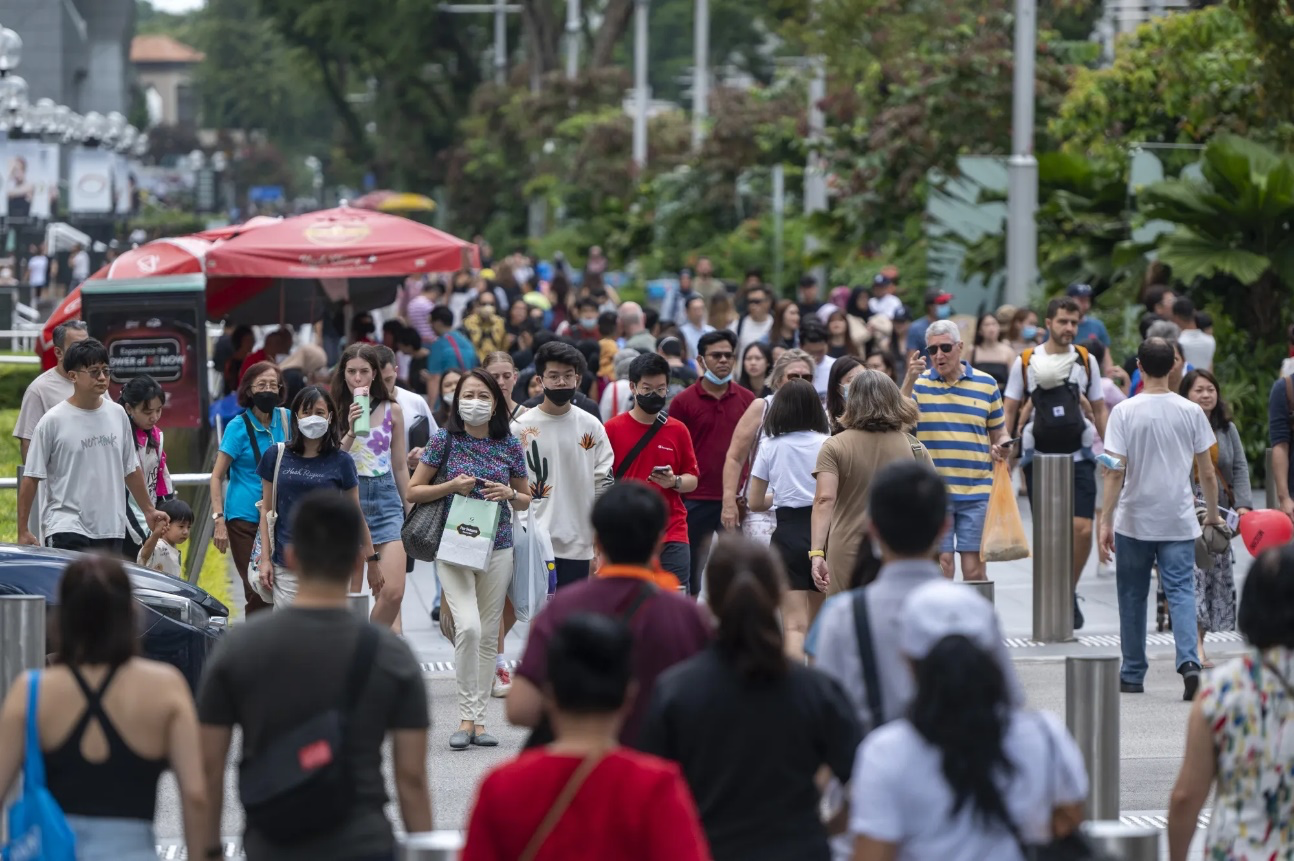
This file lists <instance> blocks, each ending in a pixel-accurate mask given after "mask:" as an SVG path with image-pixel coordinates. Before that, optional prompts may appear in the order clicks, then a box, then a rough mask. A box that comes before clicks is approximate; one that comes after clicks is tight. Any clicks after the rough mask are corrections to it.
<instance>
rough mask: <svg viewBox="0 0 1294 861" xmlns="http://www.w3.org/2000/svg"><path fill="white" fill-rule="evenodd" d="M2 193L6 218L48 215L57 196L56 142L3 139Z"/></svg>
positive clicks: (47, 216) (45, 217) (43, 217)
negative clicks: (44, 142)
mask: <svg viewBox="0 0 1294 861" xmlns="http://www.w3.org/2000/svg"><path fill="white" fill-rule="evenodd" d="M2 146H3V148H2V149H0V152H3V164H4V192H5V193H4V195H2V196H0V203H2V204H3V206H4V214H5V215H6V216H8V217H9V218H39V219H48V218H50V216H51V215H52V214H53V211H54V206H55V202H56V201H57V200H58V145H57V144H43V143H40V142H39V141H5V142H4V143H3V145H2Z"/></svg>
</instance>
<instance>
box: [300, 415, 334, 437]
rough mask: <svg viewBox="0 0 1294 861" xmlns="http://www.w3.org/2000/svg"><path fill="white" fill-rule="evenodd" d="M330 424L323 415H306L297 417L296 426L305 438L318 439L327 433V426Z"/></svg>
mask: <svg viewBox="0 0 1294 861" xmlns="http://www.w3.org/2000/svg"><path fill="white" fill-rule="evenodd" d="M330 424H332V422H331V421H330V420H329V419H326V418H324V417H323V416H306V417H305V418H302V419H297V427H298V428H299V429H300V430H301V435H302V436H303V437H305V438H306V439H319V438H320V437H322V436H323V435H324V434H326V433H328V426H329V425H330Z"/></svg>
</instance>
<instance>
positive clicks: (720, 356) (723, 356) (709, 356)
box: [705, 353, 736, 362]
mask: <svg viewBox="0 0 1294 861" xmlns="http://www.w3.org/2000/svg"><path fill="white" fill-rule="evenodd" d="M735 355H736V354H735V353H706V354H705V359H706V361H708V362H731V361H732V357H733V356H735Z"/></svg>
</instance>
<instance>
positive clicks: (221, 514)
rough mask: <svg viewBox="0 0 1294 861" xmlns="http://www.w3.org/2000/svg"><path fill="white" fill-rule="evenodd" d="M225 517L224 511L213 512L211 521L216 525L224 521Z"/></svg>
mask: <svg viewBox="0 0 1294 861" xmlns="http://www.w3.org/2000/svg"><path fill="white" fill-rule="evenodd" d="M224 516H225V513H224V512H223V511H213V512H211V521H212V522H213V523H214V522H215V521H217V520H223V519H224Z"/></svg>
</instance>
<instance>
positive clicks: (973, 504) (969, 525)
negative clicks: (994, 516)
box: [939, 499, 988, 553]
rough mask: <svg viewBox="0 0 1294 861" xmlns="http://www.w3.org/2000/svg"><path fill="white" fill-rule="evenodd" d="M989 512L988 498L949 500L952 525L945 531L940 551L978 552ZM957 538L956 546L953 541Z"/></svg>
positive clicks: (949, 514)
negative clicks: (985, 519)
mask: <svg viewBox="0 0 1294 861" xmlns="http://www.w3.org/2000/svg"><path fill="white" fill-rule="evenodd" d="M986 514H988V500H987V499H967V500H959V499H952V500H949V502H948V516H949V517H950V518H952V526H951V527H950V528H949V530H948V531H947V532H946V533H944V539H943V543H942V544H940V545H939V552H940V553H952V552H953V551H954V550H956V551H957V552H958V553H978V552H979V545H980V538H981V537H982V536H983V534H984V516H985V515H986ZM954 539H955V540H956V547H954V546H953V541H954Z"/></svg>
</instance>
